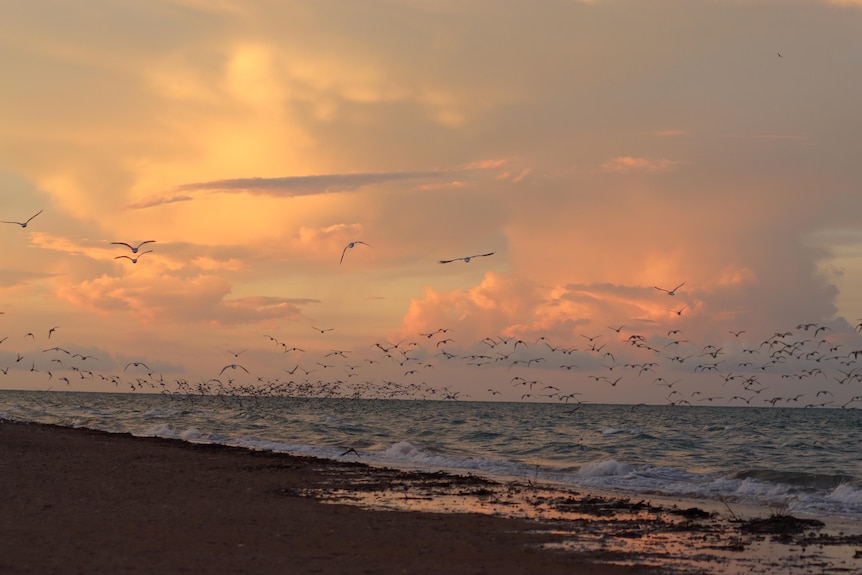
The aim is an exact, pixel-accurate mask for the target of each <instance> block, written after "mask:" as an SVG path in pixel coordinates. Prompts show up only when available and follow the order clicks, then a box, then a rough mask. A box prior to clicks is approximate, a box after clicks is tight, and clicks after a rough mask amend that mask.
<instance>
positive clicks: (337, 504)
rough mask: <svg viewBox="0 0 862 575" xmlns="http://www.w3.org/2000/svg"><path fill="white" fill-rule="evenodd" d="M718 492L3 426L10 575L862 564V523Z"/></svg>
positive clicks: (0, 501)
mask: <svg viewBox="0 0 862 575" xmlns="http://www.w3.org/2000/svg"><path fill="white" fill-rule="evenodd" d="M713 503H714V504H715V505H714V506H707V505H705V504H704V503H703V502H695V501H684V500H679V499H678V498H662V497H659V496H649V495H645V496H643V497H639V496H637V497H636V496H632V495H620V494H608V493H602V494H599V493H597V492H589V493H587V492H585V491H584V490H582V489H566V488H563V487H562V486H559V485H547V484H538V483H537V484H532V483H530V482H509V483H505V482H499V481H496V480H493V479H486V478H483V477H481V476H474V475H454V474H449V473H442V472H441V473H426V472H410V471H399V470H395V469H389V468H378V467H373V466H369V465H367V464H365V463H361V462H350V461H334V460H324V459H317V458H313V457H305V456H295V455H289V454H283V453H275V452H270V451H252V450H248V449H245V448H241V447H232V446H225V445H216V444H207V443H192V442H187V441H184V440H180V439H165V438H157V437H136V436H132V435H130V434H126V433H109V432H104V431H97V430H91V429H86V428H71V427H62V426H56V425H50V424H37V423H22V422H17V421H10V420H0V505H2V507H3V509H4V511H6V513H4V514H3V516H4V519H3V520H2V523H0V525H2V530H0V573H2V574H6V573H10V574H12V573H15V574H17V573H37V572H38V573H67V572H87V573H116V572H118V571H131V572H156V571H158V572H162V573H178V572H181V571H183V572H188V571H189V570H191V571H193V572H194V571H204V572H208V573H244V572H254V573H270V572H272V573H276V572H278V573H284V572H297V573H302V572H319V573H352V572H356V573H359V572H367V573H378V572H379V573H392V572H406V573H436V572H448V573H502V574H505V573H547V574H551V575H553V574H555V573H571V572H580V573H595V574H599V575H600V574H607V575H614V574H624V573H649V572H668V570H676V572H703V573H711V572H716V573H719V572H720V573H734V572H739V573H742V572H749V571H750V570H751V568H752V566H758V567H759V568H761V570H760V571H759V572H762V573H771V572H774V573H794V572H796V573H804V572H806V566H809V567H810V565H812V564H813V563H811V562H815V561H816V562H817V563H816V564H817V565H834V566H835V568H836V569H840V568H845V569H847V568H849V569H851V570H852V569H860V568H862V526H857V528H856V529H855V530H853V531H852V532H848V531H847V526H846V525H841V526H836V525H832V524H827V525H824V526H817V525H816V524H813V523H805V522H804V520H803V521H802V522H800V521H799V520H798V518H793V519H796V520H797V521H796V522H795V523H793V522H790V521H789V520H788V521H786V522H784V523H778V522H773V523H772V524H769V523H768V522H764V521H763V520H765V519H768V517H764V516H763V515H762V514H760V515H759V516H753V517H751V516H749V517H746V516H744V514H747V513H749V510H748V509H742V508H737V507H736V506H733V509H732V513H733V514H734V516H731V514H730V513H726V512H725V513H721V510H720V509H715V508H714V507H715V506H720V505H721V504H720V503H719V502H713ZM705 507H709V508H705ZM761 511H762V510H761ZM788 517H790V516H788ZM745 522H747V523H745ZM839 527H840V528H839ZM755 528H756V529H755ZM841 530H843V531H841ZM770 565H772V566H777V567H775V570H774V571H770V570H769V569H772V568H773V567H770ZM797 568H798V569H799V570H798V571H795V570H794V569H797ZM763 569H765V570H763Z"/></svg>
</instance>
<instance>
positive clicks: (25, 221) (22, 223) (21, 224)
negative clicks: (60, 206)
mask: <svg viewBox="0 0 862 575" xmlns="http://www.w3.org/2000/svg"><path fill="white" fill-rule="evenodd" d="M44 211H45V210H39V211H38V212H36V213H35V214H33V215H32V216H30V217H29V218H28V219H26V220H24V221H23V222H0V223H3V224H18V225H19V226H21V227H22V228H26V227H27V224H29V223H30V220H32V219H33V218H35V217H36V216H38V215H39V214H41V213H42V212H44Z"/></svg>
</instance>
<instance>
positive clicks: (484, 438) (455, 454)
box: [0, 391, 862, 521]
mask: <svg viewBox="0 0 862 575" xmlns="http://www.w3.org/2000/svg"><path fill="white" fill-rule="evenodd" d="M0 419H12V420H17V421H31V422H38V423H51V424H59V425H64V426H70V427H87V428H92V429H99V430H104V431H110V432H123V433H130V434H132V435H137V436H158V437H169V438H178V439H181V440H186V441H190V442H203V443H219V444H225V445H232V446H240V447H245V448H248V449H261V450H273V451H278V452H285V453H291V454H297V455H311V456H316V457H322V458H328V459H341V460H350V461H359V462H362V463H367V464H370V465H374V466H387V467H395V468H402V469H421V470H426V471H440V470H443V471H449V472H455V473H461V474H465V473H471V474H479V475H485V476H489V477H493V478H497V479H504V480H505V479H517V480H521V481H524V480H527V481H535V482H553V483H562V484H566V485H570V486H572V487H582V488H593V489H600V490H611V491H615V492H621V493H622V494H628V495H634V494H641V495H660V496H671V497H684V498H686V499H704V500H712V501H718V500H720V501H723V502H726V503H734V502H735V503H742V504H752V505H759V506H764V505H765V506H768V507H771V508H772V509H773V510H774V512H776V513H793V514H795V515H799V514H809V515H820V516H836V517H841V518H843V519H849V520H851V521H862V411H860V410H858V409H825V408H815V409H803V408H773V407H763V408H760V407H712V406H702V407H701V406H673V405H636V406H629V405H600V404H581V405H579V406H577V409H575V408H573V407H571V406H565V405H561V404H559V403H553V404H551V403H547V404H543V403H507V402H473V401H423V400H371V399H345V398H332V399H323V398H309V399H303V398H286V397H259V398H248V397H235V396H230V397H212V396H190V395H158V394H152V395H147V394H140V393H130V394H124V393H74V392H50V391H49V392H37V391H0Z"/></svg>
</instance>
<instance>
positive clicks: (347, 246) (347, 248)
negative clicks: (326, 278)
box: [338, 240, 372, 265]
mask: <svg viewBox="0 0 862 575" xmlns="http://www.w3.org/2000/svg"><path fill="white" fill-rule="evenodd" d="M356 244H362V245H363V246H368V247H369V248H370V247H372V246H371V244H366V243H365V242H360V241H359V240H357V241H355V242H350V243H349V244H347V245H346V246H344V249H343V250H341V259H340V260H338V265H341V262H343V261H344V254H346V253H347V250H349V249H350V248H352V247H355V246H356Z"/></svg>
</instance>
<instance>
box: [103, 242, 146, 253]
mask: <svg viewBox="0 0 862 575" xmlns="http://www.w3.org/2000/svg"><path fill="white" fill-rule="evenodd" d="M155 241H156V240H146V241H144V242H141V243H139V244H138V245H136V246H133V245H131V244H127V243H126V242H111V243H112V244H114V245H117V246H126V247H127V248H129V249H130V250H132V253H133V254H136V253H138V250H139V249H141V246H142V245H144V244H152V243H155Z"/></svg>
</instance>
